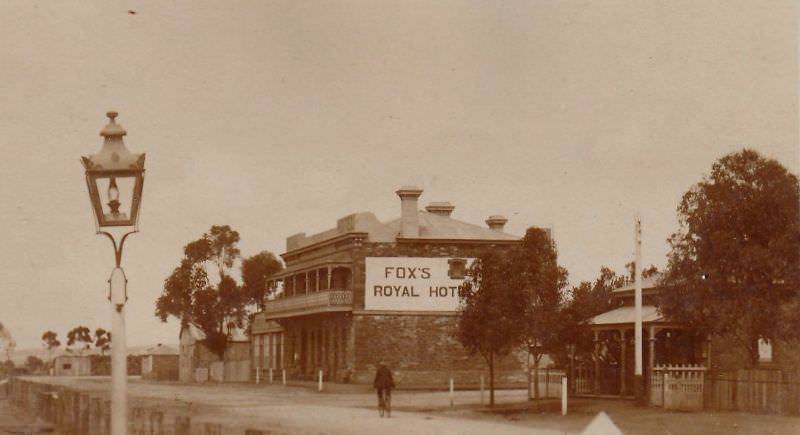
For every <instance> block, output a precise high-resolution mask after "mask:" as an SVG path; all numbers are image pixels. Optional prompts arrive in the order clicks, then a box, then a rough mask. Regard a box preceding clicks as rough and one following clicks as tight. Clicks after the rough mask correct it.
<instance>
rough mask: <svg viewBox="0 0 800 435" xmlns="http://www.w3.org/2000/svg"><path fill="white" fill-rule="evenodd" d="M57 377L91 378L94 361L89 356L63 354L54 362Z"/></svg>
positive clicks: (54, 371)
mask: <svg viewBox="0 0 800 435" xmlns="http://www.w3.org/2000/svg"><path fill="white" fill-rule="evenodd" d="M53 373H54V374H55V375H56V376H91V374H92V360H91V358H90V357H89V355H78V354H73V353H63V354H61V355H58V356H57V357H55V359H54V360H53Z"/></svg>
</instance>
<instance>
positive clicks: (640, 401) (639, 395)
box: [623, 214, 645, 406]
mask: <svg viewBox="0 0 800 435" xmlns="http://www.w3.org/2000/svg"><path fill="white" fill-rule="evenodd" d="M635 219H636V262H635V264H634V268H633V270H634V272H633V273H634V282H635V293H634V295H635V296H634V300H635V301H634V303H635V305H636V317H635V318H636V320H635V324H634V336H635V337H636V338H635V343H634V346H635V352H634V354H635V355H636V365H635V371H634V376H633V394H634V397H635V399H636V404H637V405H639V406H643V405H644V404H645V402H644V376H643V375H642V218H641V217H640V216H639V215H638V214H637V215H636V218H635ZM623 376H624V375H623Z"/></svg>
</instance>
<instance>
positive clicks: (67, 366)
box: [61, 363, 72, 370]
mask: <svg viewBox="0 0 800 435" xmlns="http://www.w3.org/2000/svg"><path fill="white" fill-rule="evenodd" d="M61 368H62V369H64V370H70V369H72V364H68V363H65V364H62V365H61Z"/></svg>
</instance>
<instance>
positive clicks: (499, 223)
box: [486, 214, 508, 232]
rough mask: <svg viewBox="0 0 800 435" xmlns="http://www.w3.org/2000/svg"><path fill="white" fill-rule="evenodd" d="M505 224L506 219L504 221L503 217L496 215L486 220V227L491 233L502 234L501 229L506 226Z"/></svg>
mask: <svg viewBox="0 0 800 435" xmlns="http://www.w3.org/2000/svg"><path fill="white" fill-rule="evenodd" d="M506 222H508V219H506V218H505V216H502V215H497V214H496V215H492V216H489V218H488V219H486V225H489V228H490V229H491V230H492V231H498V232H503V227H504V226H505V225H506Z"/></svg>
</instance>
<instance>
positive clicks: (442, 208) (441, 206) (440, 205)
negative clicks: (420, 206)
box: [425, 201, 456, 216]
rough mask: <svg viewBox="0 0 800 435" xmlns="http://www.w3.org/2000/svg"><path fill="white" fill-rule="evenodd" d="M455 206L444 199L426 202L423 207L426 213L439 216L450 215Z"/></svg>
mask: <svg viewBox="0 0 800 435" xmlns="http://www.w3.org/2000/svg"><path fill="white" fill-rule="evenodd" d="M455 208H456V206H454V205H453V204H450V203H449V202H447V201H444V202H432V203H430V204H428V206H427V207H425V210H426V211H427V212H428V213H433V214H435V215H439V216H450V214H451V213H453V209H455Z"/></svg>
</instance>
